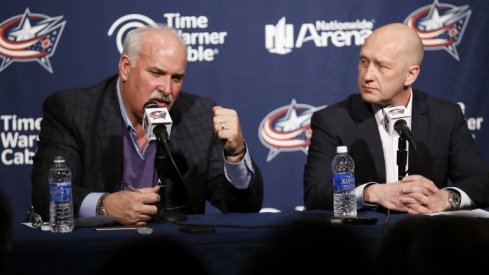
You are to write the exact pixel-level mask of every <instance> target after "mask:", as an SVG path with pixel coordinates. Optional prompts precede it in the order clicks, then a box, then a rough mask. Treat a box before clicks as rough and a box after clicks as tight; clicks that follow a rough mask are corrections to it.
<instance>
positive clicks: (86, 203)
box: [79, 193, 105, 218]
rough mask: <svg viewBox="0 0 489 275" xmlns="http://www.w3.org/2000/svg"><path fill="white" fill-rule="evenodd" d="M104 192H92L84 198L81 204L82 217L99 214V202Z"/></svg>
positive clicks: (80, 214)
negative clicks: (97, 211)
mask: <svg viewBox="0 0 489 275" xmlns="http://www.w3.org/2000/svg"><path fill="white" fill-rule="evenodd" d="M103 194H105V193H90V194H88V195H87V196H86V197H85V198H84V199H83V201H82V203H81V206H80V213H79V216H80V218H83V217H94V216H97V213H96V208H97V202H98V199H99V198H100V196H102V195H103Z"/></svg>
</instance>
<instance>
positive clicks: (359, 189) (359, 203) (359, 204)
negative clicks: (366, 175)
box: [355, 182, 376, 209]
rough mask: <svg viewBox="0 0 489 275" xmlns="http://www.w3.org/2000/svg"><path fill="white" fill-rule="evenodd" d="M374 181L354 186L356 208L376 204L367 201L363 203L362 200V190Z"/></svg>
mask: <svg viewBox="0 0 489 275" xmlns="http://www.w3.org/2000/svg"><path fill="white" fill-rule="evenodd" d="M374 183H375V182H367V183H364V184H362V185H360V186H358V187H357V188H355V197H356V201H357V209H362V208H365V207H373V206H376V205H375V204H369V203H365V202H364V201H363V190H364V189H365V187H367V186H369V185H371V184H374Z"/></svg>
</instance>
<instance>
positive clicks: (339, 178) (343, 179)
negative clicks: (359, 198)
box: [333, 172, 355, 192]
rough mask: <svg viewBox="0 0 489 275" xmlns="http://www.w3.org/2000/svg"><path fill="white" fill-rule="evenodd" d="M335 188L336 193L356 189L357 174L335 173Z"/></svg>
mask: <svg viewBox="0 0 489 275" xmlns="http://www.w3.org/2000/svg"><path fill="white" fill-rule="evenodd" d="M333 188H334V191H335V192H342V191H350V190H352V189H355V174H354V173H350V172H343V173H333Z"/></svg>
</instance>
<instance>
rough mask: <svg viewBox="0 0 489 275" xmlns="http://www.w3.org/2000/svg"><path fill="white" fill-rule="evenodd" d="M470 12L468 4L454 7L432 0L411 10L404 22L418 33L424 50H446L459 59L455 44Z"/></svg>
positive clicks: (459, 38)
mask: <svg viewBox="0 0 489 275" xmlns="http://www.w3.org/2000/svg"><path fill="white" fill-rule="evenodd" d="M471 13H472V11H471V10H470V9H469V6H468V5H465V6H460V7H456V6H454V5H450V4H440V3H439V2H438V0H434V2H433V4H431V5H428V6H424V7H422V8H419V9H417V10H416V11H414V12H412V13H411V14H410V15H409V16H408V17H407V18H406V19H405V20H404V23H405V24H406V25H408V26H409V27H411V28H413V29H414V30H415V31H416V32H417V33H418V34H419V36H420V37H421V40H422V41H423V46H424V49H425V50H430V51H436V50H446V51H447V52H448V53H449V54H450V55H452V56H453V58H455V59H456V60H457V61H459V60H460V58H459V55H458V52H457V48H456V46H457V45H459V44H460V42H461V41H462V37H463V35H464V32H465V28H466V27H467V23H468V22H469V18H470V15H471Z"/></svg>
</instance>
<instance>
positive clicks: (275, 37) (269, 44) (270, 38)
mask: <svg viewBox="0 0 489 275" xmlns="http://www.w3.org/2000/svg"><path fill="white" fill-rule="evenodd" d="M373 27H374V20H370V21H368V20H366V19H362V20H360V19H357V20H355V21H352V22H338V21H336V20H333V21H329V22H326V21H324V20H317V21H316V22H315V23H314V24H313V23H304V24H301V26H300V27H299V32H298V33H297V38H295V37H294V35H295V34H294V25H292V24H287V23H286V18H285V17H282V18H281V19H280V20H278V22H277V24H276V25H265V48H266V49H267V50H268V51H269V52H270V53H273V54H279V55H285V54H288V53H290V52H292V50H293V49H294V48H301V47H302V46H303V45H304V44H305V43H309V42H311V43H314V46H316V47H328V46H330V45H331V46H333V47H338V48H341V47H348V46H352V45H353V46H360V45H362V44H363V42H364V41H365V39H366V38H367V37H368V36H369V35H370V34H371V33H372V29H373Z"/></svg>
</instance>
